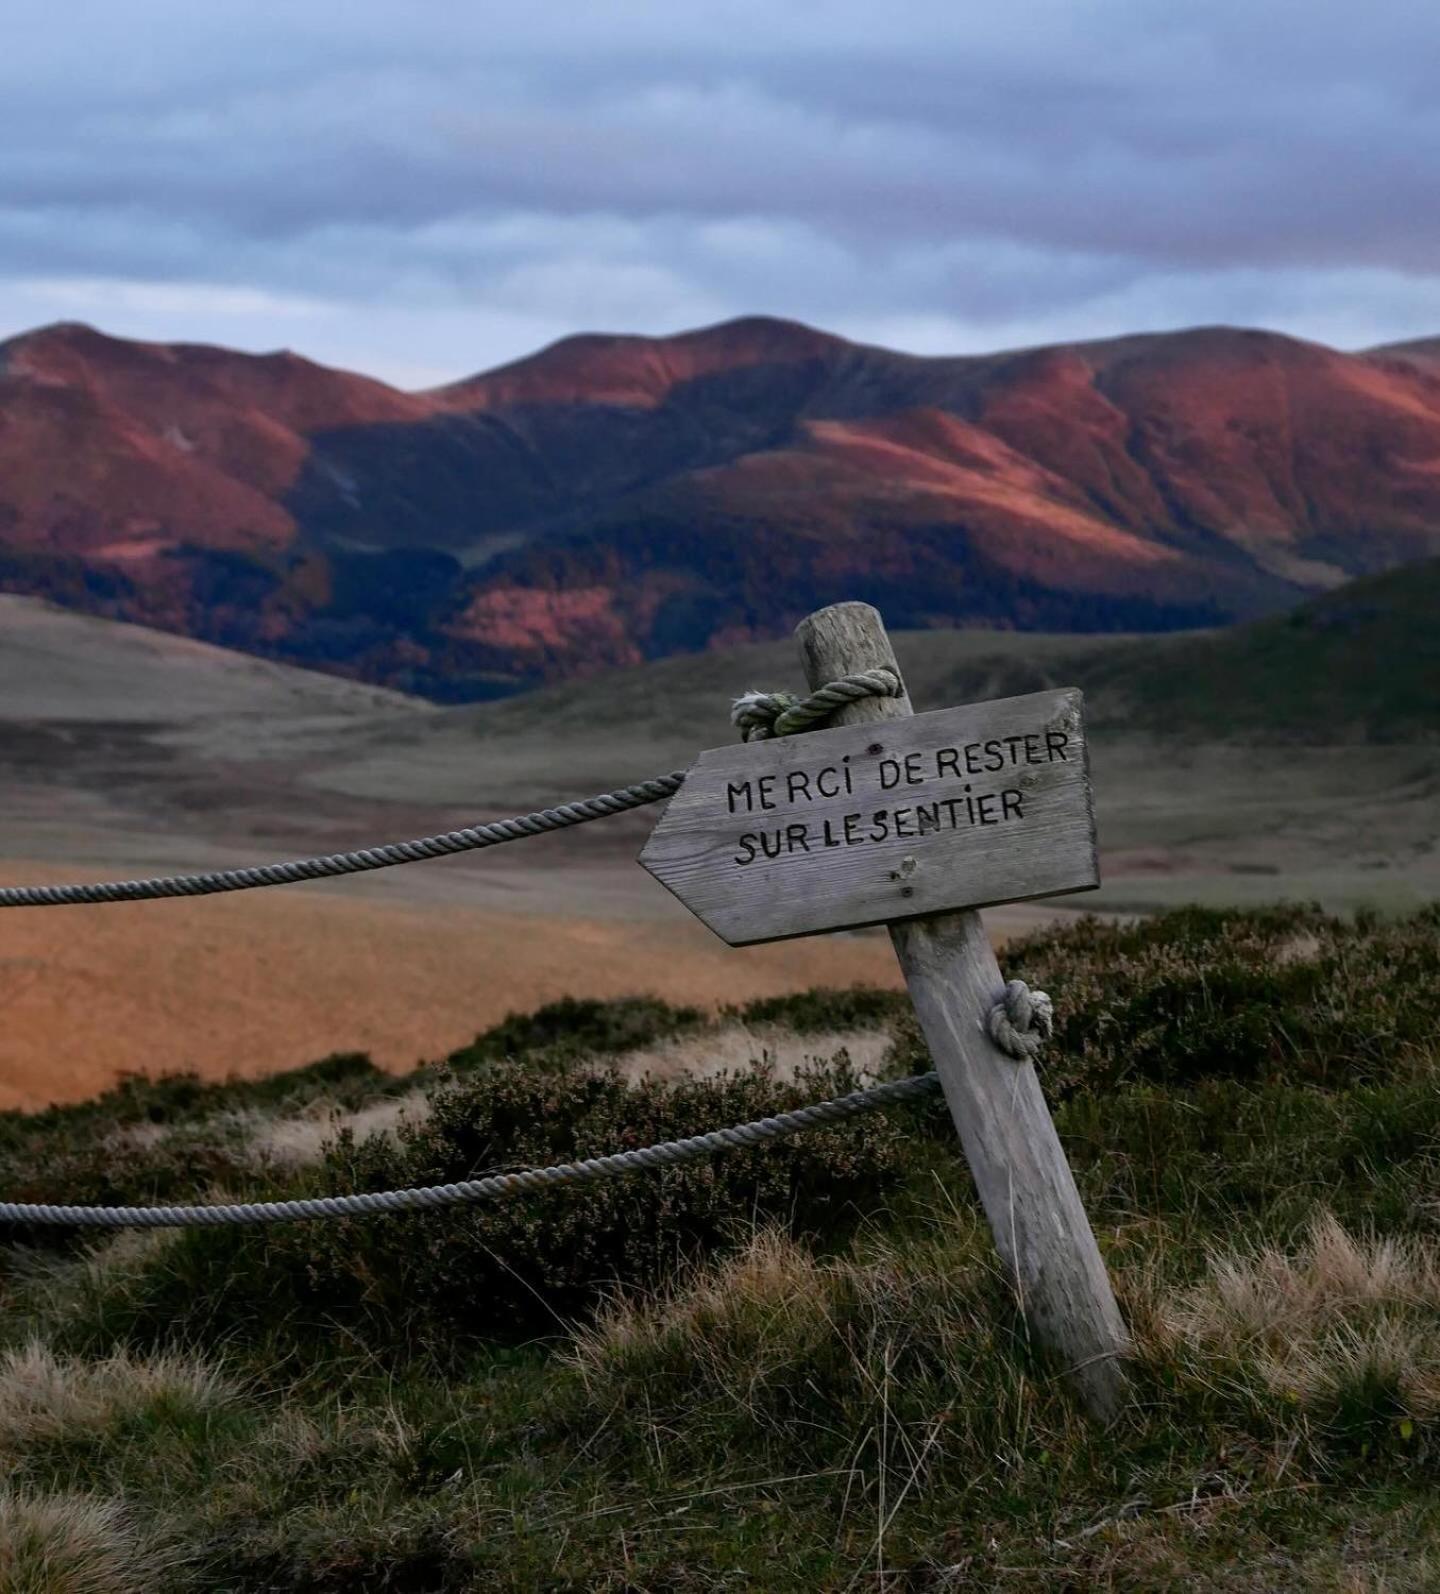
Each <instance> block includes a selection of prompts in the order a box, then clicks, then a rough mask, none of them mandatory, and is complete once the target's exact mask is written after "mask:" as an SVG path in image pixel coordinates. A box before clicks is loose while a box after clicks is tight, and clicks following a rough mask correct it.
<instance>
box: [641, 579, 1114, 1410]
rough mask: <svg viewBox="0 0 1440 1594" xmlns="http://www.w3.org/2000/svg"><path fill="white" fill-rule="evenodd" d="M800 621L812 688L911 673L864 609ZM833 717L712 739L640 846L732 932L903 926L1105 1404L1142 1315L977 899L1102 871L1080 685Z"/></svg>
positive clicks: (1023, 1280)
mask: <svg viewBox="0 0 1440 1594" xmlns="http://www.w3.org/2000/svg"><path fill="white" fill-rule="evenodd" d="M796 637H797V640H798V642H799V644H800V650H801V655H802V657H803V660H804V664H805V673H806V676H807V679H808V681H809V684H810V686H811V688H812V690H813V689H818V688H819V687H820V686H822V685H824V684H825V683H826V682H827V681H831V680H835V679H837V678H839V677H841V676H845V675H849V674H853V673H857V672H860V671H864V670H873V669H879V668H888V669H892V670H896V671H897V672H898V665H897V664H896V662H895V657H894V654H893V653H892V651H891V649H890V643H889V639H888V638H887V637H886V635H885V628H884V625H883V624H882V622H881V619H880V616H879V614H878V613H876V611H875V610H874V609H872V608H871V607H870V606H869V605H868V604H863V603H842V604H836V605H835V606H834V607H832V608H829V609H822V610H820V611H819V613H817V614H813V615H811V616H810V617H809V619H807V620H805V621H803V622H802V623H801V625H800V627H799V629H798V631H797V632H796ZM831 724H832V726H833V727H834V728H829V729H825V730H818V731H812V732H809V733H807V734H804V735H800V736H794V737H785V738H781V739H778V740H773V741H762V742H752V743H749V744H745V745H743V746H737V747H730V748H724V749H719V750H716V751H714V752H708V753H703V754H701V756H700V758H699V760H698V761H697V762H696V764H695V765H694V767H693V768H692V769H691V770H690V772H689V773H688V774H687V775H686V778H685V784H684V785H683V786H682V787H681V789H680V791H679V792H678V794H677V795H676V796H675V797H674V798H672V799H671V802H670V806H669V809H668V810H667V812H666V814H665V816H664V818H663V819H662V820H661V821H660V823H659V824H658V825H657V826H656V828H655V832H654V834H653V835H652V836H651V838H650V841H649V842H648V843H647V844H646V847H645V849H644V851H643V852H642V854H641V862H642V863H643V864H644V865H645V867H646V868H647V869H649V870H650V872H651V873H652V874H653V875H655V877H656V878H657V879H658V880H660V881H661V882H662V883H663V884H664V885H665V886H666V887H668V888H669V890H671V891H672V892H674V894H675V895H676V896H677V897H679V898H680V900H681V901H682V902H684V903H685V904H686V906H687V907H689V908H691V909H692V910H693V911H694V912H695V913H696V914H698V915H699V917H700V918H701V919H703V920H704V921H705V923H706V924H708V925H709V926H710V927H711V928H712V929H713V930H715V931H716V933H717V934H719V935H720V936H722V937H723V938H724V939H725V940H726V941H728V942H730V943H731V944H732V945H737V946H738V945H744V944H746V943H750V942H755V941H769V940H777V939H780V938H782V937H786V936H795V935H809V934H813V933H815V932H818V931H826V930H838V929H842V928H847V927H854V926H859V925H867V924H878V923H886V924H888V925H889V927H890V936H891V940H892V942H893V944H894V947H895V951H896V954H897V956H898V957H899V959H900V964H901V967H902V969H903V970H904V972H905V979H906V983H907V985H908V986H909V990H910V996H911V1000H912V1001H913V1002H914V1004H915V1010H916V1013H917V1014H918V1016H919V1019H920V1023H921V1027H922V1028H923V1030H924V1032H925V1038H926V1041H927V1042H928V1044H929V1047H930V1052H931V1056H932V1057H933V1058H934V1061H935V1067H936V1069H937V1071H938V1072H939V1074H940V1078H941V1082H942V1084H943V1086H944V1089H945V1097H946V1100H947V1102H948V1104H949V1107H950V1111H951V1115H952V1117H953V1118H954V1120H955V1126H956V1129H957V1130H958V1131H959V1134H960V1139H961V1143H962V1145H963V1147H964V1150H965V1154H966V1156H967V1158H968V1160H969V1163H970V1167H971V1170H972V1172H973V1174H974V1176H975V1184H976V1188H977V1190H978V1192H979V1195H980V1200H981V1203H982V1205H983V1206H984V1208H985V1213H986V1216H987V1218H988V1219H989V1222H990V1228H991V1231H992V1233H993V1234H994V1236H995V1243H996V1247H997V1249H998V1250H999V1253H1000V1255H1001V1257H1002V1259H1003V1260H1004V1262H1005V1265H1006V1267H1007V1270H1008V1271H1009V1274H1010V1277H1011V1279H1012V1282H1013V1284H1014V1286H1015V1289H1016V1292H1017V1295H1018V1297H1019V1301H1020V1305H1021V1309H1022V1310H1023V1312H1024V1314H1025V1317H1026V1320H1027V1322H1028V1324H1029V1325H1030V1328H1031V1331H1032V1332H1033V1334H1034V1335H1035V1338H1036V1341H1037V1343H1038V1344H1039V1345H1040V1346H1041V1347H1042V1348H1044V1349H1045V1350H1046V1351H1048V1352H1049V1353H1050V1354H1051V1356H1052V1357H1054V1358H1055V1359H1056V1360H1057V1362H1058V1363H1059V1365H1060V1367H1061V1368H1062V1369H1063V1371H1064V1372H1065V1373H1066V1374H1067V1375H1068V1377H1069V1379H1070V1381H1071V1383H1072V1384H1073V1385H1074V1387H1075V1388H1076V1389H1077V1391H1078V1392H1079V1393H1080V1395H1081V1397H1082V1398H1083V1399H1084V1401H1085V1403H1086V1404H1087V1405H1088V1406H1089V1407H1090V1409H1091V1410H1092V1411H1094V1412H1096V1413H1098V1414H1100V1415H1103V1416H1108V1415H1110V1414H1112V1413H1113V1412H1114V1411H1115V1410H1116V1409H1117V1407H1118V1406H1119V1404H1120V1403H1121V1401H1122V1400H1123V1398H1124V1395H1125V1389H1126V1380H1125V1374H1124V1370H1123V1367H1122V1359H1123V1357H1124V1356H1125V1354H1126V1353H1127V1351H1128V1348H1129V1345H1128V1338H1127V1335H1126V1331H1125V1326H1124V1323H1123V1321H1122V1319H1121V1316H1120V1311H1119V1308H1118V1306H1117V1305H1116V1302H1115V1297H1114V1293H1113V1291H1112V1289H1111V1287H1110V1280H1109V1276H1108V1275H1107V1273H1106V1271H1105V1265H1104V1263H1103V1261H1102V1260H1101V1257H1100V1252H1099V1248H1098V1247H1097V1245H1096V1243H1095V1236H1094V1234H1093V1232H1092V1231H1091V1228H1090V1224H1089V1221H1088V1219H1087V1218H1086V1216H1085V1211H1084V1208H1083V1207H1082V1206H1081V1204H1080V1197H1079V1193H1078V1191H1077V1190H1076V1188H1075V1180H1074V1176H1073V1175H1072V1174H1071V1171H1070V1167H1069V1164H1068V1163H1067V1162H1066V1160H1065V1154H1064V1152H1063V1150H1062V1149H1061V1146H1060V1142H1059V1139H1058V1137H1057V1135H1056V1133H1055V1126H1054V1124H1053V1123H1052V1121H1051V1118H1050V1114H1049V1111H1048V1110H1047V1108H1046V1106H1045V1101H1044V1098H1043V1096H1042V1095H1041V1092H1040V1085H1039V1081H1038V1080H1037V1078H1036V1075H1035V1069H1034V1067H1033V1065H1032V1064H1031V1063H1029V1062H1017V1061H1016V1060H1015V1059H1014V1058H1012V1057H1010V1056H1008V1055H1007V1054H1006V1053H1004V1052H1002V1051H1001V1050H1000V1049H999V1048H998V1047H997V1046H996V1045H995V1044H994V1042H993V1041H992V1040H991V1039H990V1037H989V1035H988V1033H987V1031H986V1028H985V1021H986V1018H987V1015H988V1014H989V1012H990V1009H991V1008H992V1007H993V1006H994V1004H995V1003H996V1002H997V1001H998V1000H999V999H1000V997H1001V995H1002V994H1003V991H1004V984H1005V982H1004V980H1003V978H1002V976H1001V974H1000V969H999V965H998V964H997V963H996V961H995V954H994V952H993V951H992V950H991V947H990V942H989V939H988V937H987V936H986V934H985V931H984V928H983V926H982V925H981V923H980V917H979V915H978V913H975V912H973V911H967V910H971V909H973V908H975V907H978V906H981V905H984V904H993V903H997V902H1012V901H1018V900H1021V899H1023V898H1026V897H1036V896H1051V895H1055V894H1057V893H1060V892H1066V891H1079V890H1085V889H1087V888H1089V887H1093V886H1095V885H1097V884H1098V883H1099V873H1098V868H1097V864H1096V854H1095V826H1094V816H1093V811H1092V806H1091V798H1090V780H1089V768H1088V762H1087V758H1086V750H1085V737H1084V725H1083V721H1082V716H1081V702H1080V694H1079V693H1078V692H1075V691H1068V690H1061V691H1050V692H1037V693H1034V694H1031V695H1029V696H1026V697H1015V698H1005V699H1001V700H999V701H996V702H991V703H979V704H973V705H970V706H968V707H964V708H953V709H945V710H942V711H940V712H938V713H933V714H923V715H918V716H917V715H915V714H914V711H913V710H912V708H911V706H910V701H909V698H908V697H906V696H903V695H902V696H900V697H891V698H876V697H870V698H864V699H862V700H860V701H859V702H856V703H852V704H850V705H848V706H847V707H845V708H844V709H842V710H840V711H839V712H838V713H837V714H836V715H835V716H834V719H833V720H832V722H831ZM957 910H960V911H957Z"/></svg>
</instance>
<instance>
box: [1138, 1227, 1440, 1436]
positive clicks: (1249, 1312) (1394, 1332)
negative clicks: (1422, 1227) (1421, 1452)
mask: <svg viewBox="0 0 1440 1594" xmlns="http://www.w3.org/2000/svg"><path fill="white" fill-rule="evenodd" d="M1159 1327H1160V1331H1161V1334H1162V1336H1163V1337H1165V1338H1167V1339H1169V1340H1170V1341H1171V1343H1174V1344H1181V1345H1188V1346H1191V1347H1193V1348H1195V1349H1198V1350H1200V1351H1202V1352H1204V1353H1207V1354H1210V1355H1218V1356H1220V1357H1222V1358H1224V1359H1225V1360H1227V1361H1231V1362H1235V1363H1243V1364H1248V1365H1249V1366H1250V1367H1252V1368H1253V1369H1254V1370H1255V1371H1256V1372H1257V1373H1258V1375H1259V1376H1260V1378H1261V1380H1262V1381H1263V1383H1264V1384H1265V1385H1266V1386H1267V1387H1268V1388H1269V1389H1271V1390H1272V1391H1274V1392H1275V1393H1277V1394H1280V1395H1281V1396H1283V1397H1284V1398H1286V1399H1288V1400H1292V1401H1296V1402H1299V1403H1301V1404H1302V1405H1307V1406H1312V1405H1315V1406H1318V1405H1330V1404H1333V1403H1334V1402H1335V1401H1337V1400H1338V1399H1340V1398H1341V1397H1342V1396H1343V1395H1344V1394H1345V1392H1346V1391H1347V1390H1353V1389H1355V1388H1360V1387H1370V1388H1375V1389H1388V1390H1391V1391H1393V1392H1394V1394H1395V1396H1396V1398H1397V1399H1398V1401H1399V1403H1400V1405H1401V1407H1402V1408H1403V1410H1404V1411H1405V1412H1406V1413H1407V1414H1408V1415H1409V1416H1411V1417H1414V1418H1417V1419H1430V1418H1434V1417H1436V1416H1437V1415H1440V1246H1437V1245H1436V1244H1435V1243H1434V1242H1432V1241H1427V1240H1421V1239H1378V1238H1366V1237H1359V1236H1356V1235H1353V1234H1351V1233H1349V1232H1348V1231H1347V1230H1345V1229H1344V1228H1343V1227H1342V1226H1341V1225H1340V1224H1339V1223H1338V1222H1337V1221H1336V1220H1335V1218H1333V1217H1330V1216H1325V1217H1321V1218H1319V1219H1317V1220H1316V1221H1315V1223H1314V1224H1313V1225H1312V1226H1311V1228H1310V1231H1309V1233H1308V1234H1307V1235H1306V1237H1305V1240H1304V1242H1303V1243H1302V1245H1301V1246H1300V1247H1299V1248H1298V1250H1296V1251H1294V1252H1293V1253H1289V1252H1285V1251H1282V1250H1280V1249H1278V1248H1277V1247H1274V1246H1262V1247H1259V1248H1255V1249H1251V1250H1248V1251H1232V1252H1229V1253H1222V1254H1216V1255H1213V1256H1212V1257H1211V1259H1210V1266H1209V1276H1208V1278H1207V1279H1206V1280H1205V1282H1204V1283H1203V1284H1202V1285H1200V1286H1199V1288H1197V1289H1195V1290H1193V1291H1191V1292H1189V1293H1188V1294H1187V1295H1185V1296H1184V1297H1182V1298H1181V1299H1180V1300H1178V1301H1176V1302H1174V1303H1173V1304H1172V1305H1171V1306H1170V1308H1169V1309H1168V1310H1165V1309H1162V1311H1161V1314H1160V1322H1159Z"/></svg>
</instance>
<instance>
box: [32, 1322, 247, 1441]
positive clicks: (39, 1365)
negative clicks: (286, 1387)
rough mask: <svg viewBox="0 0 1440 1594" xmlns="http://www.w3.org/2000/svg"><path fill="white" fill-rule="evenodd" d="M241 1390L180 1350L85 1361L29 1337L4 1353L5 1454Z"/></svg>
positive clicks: (201, 1405) (203, 1404)
mask: <svg viewBox="0 0 1440 1594" xmlns="http://www.w3.org/2000/svg"><path fill="white" fill-rule="evenodd" d="M236 1394H237V1390H236V1387H235V1385H234V1384H233V1383H232V1382H231V1381H230V1380H229V1379H228V1378H226V1377H225V1376H224V1375H223V1374H222V1373H221V1372H220V1371H219V1369H218V1368H217V1367H215V1366H214V1365H213V1364H211V1363H209V1362H205V1361H202V1360H200V1359H199V1358H198V1357H194V1356H187V1355H184V1354H182V1353H180V1352H178V1351H164V1352H160V1353H158V1354H155V1355H152V1356H149V1357H143V1358H142V1357H138V1356H132V1355H130V1354H129V1353H128V1352H124V1351H117V1352H115V1353H114V1354H112V1355H110V1356H107V1357H104V1358H103V1359H100V1360H83V1359H80V1358H72V1357H58V1356H56V1355H55V1354H54V1352H53V1351H51V1350H50V1349H49V1348H48V1347H47V1346H45V1345H42V1344H40V1343H39V1342H38V1341H32V1342H30V1343H29V1344H27V1345H24V1346H21V1347H18V1348H16V1349H13V1350H9V1351H7V1352H5V1353H4V1355H3V1356H0V1454H3V1453H5V1452H7V1451H8V1452H10V1453H11V1454H15V1453H17V1452H19V1451H21V1450H23V1449H25V1448H26V1447H27V1446H30V1445H34V1444H38V1443H45V1442H47V1441H54V1440H63V1439H65V1438H67V1437H70V1436H74V1435H84V1434H94V1433H95V1432H97V1431H98V1430H102V1429H105V1428H109V1427H112V1426H113V1425H115V1424H116V1423H118V1422H121V1421H123V1420H125V1419H126V1418H128V1417H133V1416H136V1415H139V1414H141V1413H145V1412H153V1411H156V1410H157V1409H159V1410H166V1411H170V1412H189V1413H193V1412H200V1411H209V1410H213V1409H214V1408H216V1407H218V1406H221V1405H224V1404H226V1403H227V1402H229V1401H231V1400H233V1399H234V1398H235V1397H236Z"/></svg>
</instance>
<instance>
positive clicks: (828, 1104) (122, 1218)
mask: <svg viewBox="0 0 1440 1594" xmlns="http://www.w3.org/2000/svg"><path fill="white" fill-rule="evenodd" d="M939 1085H940V1076H939V1075H938V1074H934V1073H930V1074H917V1075H914V1076H913V1077H911V1078H909V1079H899V1080H892V1081H890V1082H888V1083H886V1084H883V1085H872V1086H871V1087H870V1088H869V1089H868V1090H857V1091H852V1092H851V1093H850V1095H848V1096H837V1097H835V1098H834V1099H832V1100H830V1101H821V1102H816V1103H814V1104H813V1105H812V1106H809V1107H797V1108H796V1109H795V1111H794V1112H782V1113H777V1114H776V1115H775V1116H774V1117H773V1118H759V1119H756V1120H755V1121H754V1122H753V1123H748V1124H737V1125H735V1126H734V1127H733V1128H730V1129H715V1130H712V1131H711V1132H710V1133H709V1134H705V1135H695V1136H694V1137H692V1138H691V1139H689V1140H667V1141H664V1142H662V1143H661V1144H660V1145H658V1146H644V1147H642V1148H640V1149H639V1150H636V1151H620V1152H616V1153H615V1154H614V1155H612V1156H608V1157H590V1158H587V1159H586V1160H585V1161H583V1162H567V1163H562V1164H560V1165H559V1166H556V1167H551V1168H527V1169H526V1170H524V1171H523V1172H521V1173H497V1174H491V1175H490V1176H489V1177H488V1178H485V1179H465V1180H462V1181H461V1182H460V1183H459V1184H441V1185H427V1186H425V1187H423V1188H420V1189H413V1190H377V1191H371V1192H365V1193H361V1194H357V1195H341V1196H318V1197H315V1198H314V1199H308V1200H298V1201H255V1202H231V1203H226V1204H225V1205H223V1206H222V1205H217V1206H175V1207H67V1206H50V1205H47V1204H44V1203H39V1202H33V1203H32V1202H24V1201H0V1222H4V1223H36V1224H57V1225H61V1226H64V1227H70V1228H93V1229H164V1228H171V1229H173V1228H194V1227H199V1228H216V1227H221V1226H224V1225H231V1224H251V1223H284V1222H288V1221H289V1220H291V1219H294V1218H349V1217H365V1216H369V1215H371V1214H373V1213H377V1212H417V1211H423V1212H430V1211H434V1210H435V1209H436V1208H439V1207H454V1206H461V1205H464V1204H466V1203H469V1202H474V1201H487V1200H491V1199H494V1198H497V1197H504V1196H513V1195H523V1194H525V1193H526V1192H527V1191H530V1190H550V1189H554V1188H556V1187H557V1186H559V1185H567V1184H589V1183H592V1182H594V1181H595V1180H597V1179H614V1178H617V1177H619V1176H620V1175H621V1174H625V1173H633V1172H634V1171H636V1170H637V1169H640V1168H669V1167H673V1166H674V1165H675V1164H676V1163H680V1162H692V1161H694V1160H695V1159H696V1158H697V1157H707V1156H709V1155H710V1154H711V1153H712V1152H716V1151H728V1150H730V1149H732V1148H733V1147H736V1146H758V1145H760V1144H762V1143H763V1142H765V1141H767V1140H780V1139H783V1138H784V1137H785V1136H787V1135H793V1134H798V1133H799V1132H800V1131H801V1130H802V1129H809V1128H812V1127H814V1126H816V1125H818V1124H831V1123H838V1122H840V1121H841V1120H842V1119H845V1118H853V1117H854V1116H855V1115H856V1114H857V1113H863V1112H870V1111H872V1110H873V1109H874V1108H876V1107H884V1106H888V1105H889V1104H891V1103H892V1102H897V1101H908V1100H910V1099H911V1098H913V1097H918V1096H924V1095H928V1094H929V1093H930V1092H931V1091H932V1090H937V1089H938V1088H939Z"/></svg>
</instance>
